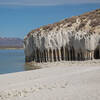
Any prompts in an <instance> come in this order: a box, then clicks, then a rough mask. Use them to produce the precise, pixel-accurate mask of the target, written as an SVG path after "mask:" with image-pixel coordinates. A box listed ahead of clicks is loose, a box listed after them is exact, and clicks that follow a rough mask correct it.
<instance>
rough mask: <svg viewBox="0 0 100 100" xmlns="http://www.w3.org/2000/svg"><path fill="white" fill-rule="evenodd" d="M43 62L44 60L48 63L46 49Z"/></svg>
mask: <svg viewBox="0 0 100 100" xmlns="http://www.w3.org/2000/svg"><path fill="white" fill-rule="evenodd" d="M45 60H46V62H47V61H48V56H47V49H45Z"/></svg>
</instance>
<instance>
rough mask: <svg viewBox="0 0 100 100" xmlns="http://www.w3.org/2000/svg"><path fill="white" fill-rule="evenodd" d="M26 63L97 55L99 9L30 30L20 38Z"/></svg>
mask: <svg viewBox="0 0 100 100" xmlns="http://www.w3.org/2000/svg"><path fill="white" fill-rule="evenodd" d="M24 47H25V56H26V62H30V61H35V62H47V61H51V62H52V61H61V60H90V59H91V60H92V59H94V58H96V59H99V58H100V9H97V10H95V11H92V12H88V13H85V14H83V15H80V16H74V17H72V18H68V19H64V20H62V21H60V22H58V23H54V24H49V25H46V26H42V27H40V28H38V29H35V30H32V31H31V32H29V34H28V35H27V36H26V37H25V38H24Z"/></svg>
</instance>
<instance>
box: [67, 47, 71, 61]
mask: <svg viewBox="0 0 100 100" xmlns="http://www.w3.org/2000/svg"><path fill="white" fill-rule="evenodd" d="M68 58H69V60H71V54H70V48H68Z"/></svg>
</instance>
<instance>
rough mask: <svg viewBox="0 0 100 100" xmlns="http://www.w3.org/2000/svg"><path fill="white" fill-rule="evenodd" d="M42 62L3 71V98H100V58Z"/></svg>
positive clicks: (0, 91)
mask: <svg viewBox="0 0 100 100" xmlns="http://www.w3.org/2000/svg"><path fill="white" fill-rule="evenodd" d="M38 65H41V67H45V68H42V69H37V70H33V71H26V72H17V73H12V74H5V75H0V100H100V60H94V61H83V62H78V61H76V62H71V61H70V62H61V63H60V62H56V63H43V64H38ZM55 66H56V67H55Z"/></svg>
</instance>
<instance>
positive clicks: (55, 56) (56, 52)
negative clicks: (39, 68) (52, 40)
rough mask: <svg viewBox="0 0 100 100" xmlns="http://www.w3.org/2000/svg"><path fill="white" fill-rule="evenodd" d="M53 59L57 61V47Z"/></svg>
mask: <svg viewBox="0 0 100 100" xmlns="http://www.w3.org/2000/svg"><path fill="white" fill-rule="evenodd" d="M55 59H56V61H58V55H57V49H55Z"/></svg>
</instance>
